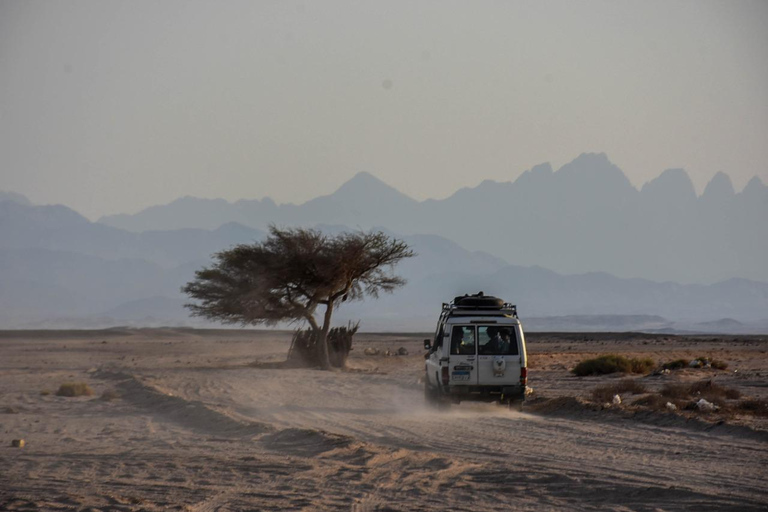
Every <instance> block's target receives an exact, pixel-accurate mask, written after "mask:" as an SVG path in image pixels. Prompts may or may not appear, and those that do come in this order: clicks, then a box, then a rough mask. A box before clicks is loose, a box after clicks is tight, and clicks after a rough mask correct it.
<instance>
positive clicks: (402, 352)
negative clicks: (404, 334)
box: [397, 347, 408, 356]
mask: <svg viewBox="0 0 768 512" xmlns="http://www.w3.org/2000/svg"><path fill="white" fill-rule="evenodd" d="M397 353H398V355H401V356H407V355H408V349H407V348H405V347H400V348H399V349H397Z"/></svg>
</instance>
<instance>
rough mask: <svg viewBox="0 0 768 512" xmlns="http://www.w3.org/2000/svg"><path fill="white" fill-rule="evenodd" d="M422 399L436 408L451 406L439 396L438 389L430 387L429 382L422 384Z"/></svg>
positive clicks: (442, 408) (443, 408) (448, 407)
mask: <svg viewBox="0 0 768 512" xmlns="http://www.w3.org/2000/svg"><path fill="white" fill-rule="evenodd" d="M424 400H425V401H426V402H427V405H428V406H429V407H434V408H435V409H437V410H445V409H450V408H451V404H450V403H449V402H448V401H446V400H445V399H444V398H443V397H442V396H441V393H440V390H439V389H434V388H432V387H430V386H429V384H424Z"/></svg>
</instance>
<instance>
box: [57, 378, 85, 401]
mask: <svg viewBox="0 0 768 512" xmlns="http://www.w3.org/2000/svg"><path fill="white" fill-rule="evenodd" d="M91 395H93V390H92V389H91V388H90V387H89V386H88V384H86V383H85V382H65V383H64V384H62V385H61V386H59V390H58V391H57V392H56V396H70V397H71V396H91Z"/></svg>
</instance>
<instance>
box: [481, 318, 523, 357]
mask: <svg viewBox="0 0 768 512" xmlns="http://www.w3.org/2000/svg"><path fill="white" fill-rule="evenodd" d="M477 337H478V341H479V343H478V347H477V348H478V351H477V352H478V354H480V355H488V356H516V355H518V350H517V336H516V334H515V329H514V327H503V326H496V325H483V326H480V327H478V328H477Z"/></svg>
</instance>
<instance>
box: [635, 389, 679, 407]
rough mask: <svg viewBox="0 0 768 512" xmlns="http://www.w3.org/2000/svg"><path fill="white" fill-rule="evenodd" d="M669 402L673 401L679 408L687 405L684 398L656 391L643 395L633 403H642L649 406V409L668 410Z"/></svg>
mask: <svg viewBox="0 0 768 512" xmlns="http://www.w3.org/2000/svg"><path fill="white" fill-rule="evenodd" d="M667 402H671V403H673V404H675V407H677V408H678V409H682V408H683V407H685V402H684V401H682V400H677V399H674V398H668V397H664V396H661V395H658V394H656V393H651V394H648V395H644V396H641V397H640V398H638V399H637V400H635V401H634V402H632V405H642V406H644V407H648V408H649V409H653V410H656V411H666V410H667Z"/></svg>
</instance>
